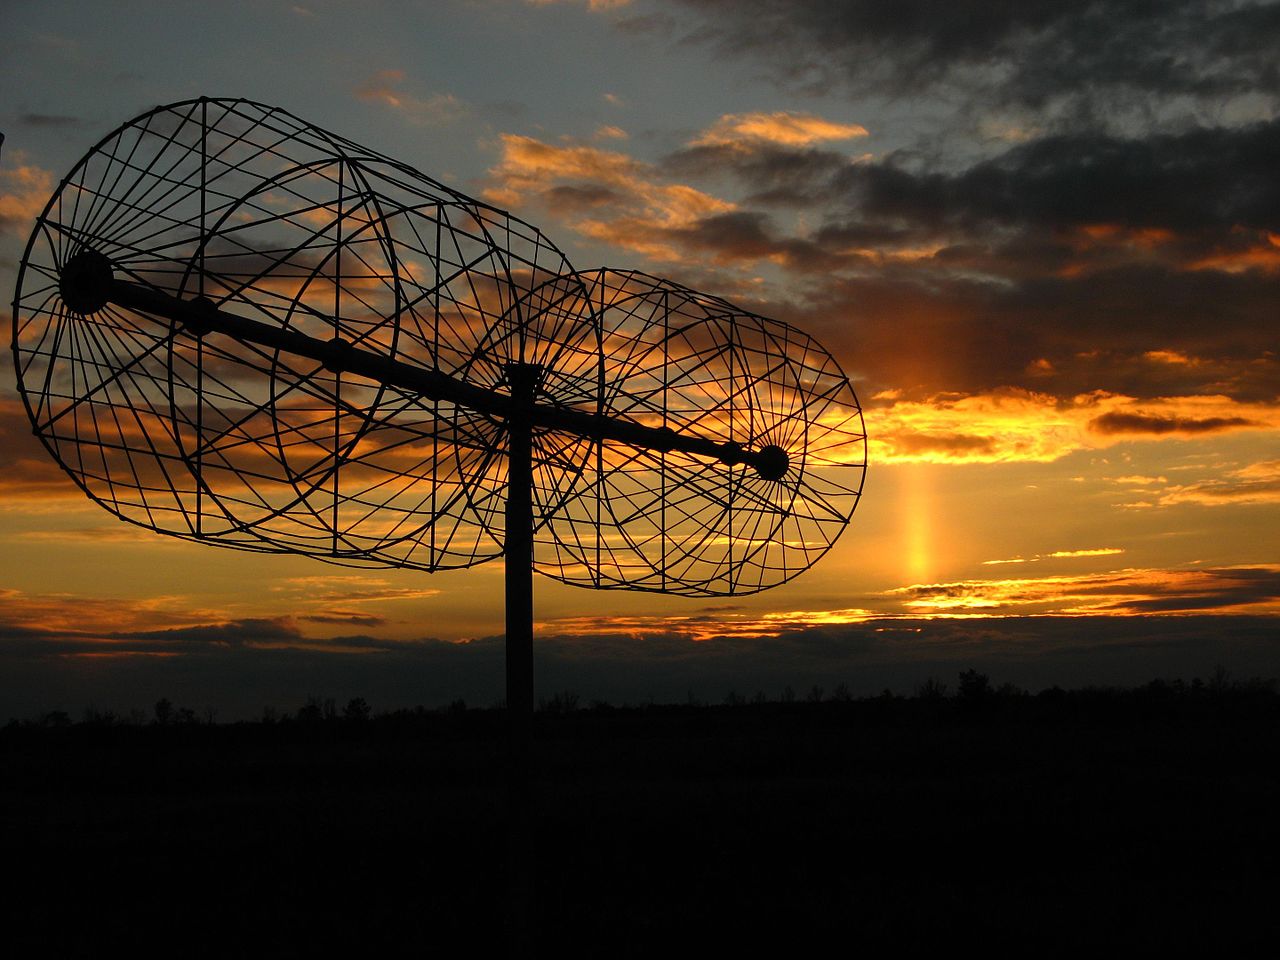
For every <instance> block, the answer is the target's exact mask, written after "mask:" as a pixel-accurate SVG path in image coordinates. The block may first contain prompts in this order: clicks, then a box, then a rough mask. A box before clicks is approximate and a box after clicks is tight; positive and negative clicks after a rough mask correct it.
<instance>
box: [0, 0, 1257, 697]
mask: <svg viewBox="0 0 1280 960" xmlns="http://www.w3.org/2000/svg"><path fill="white" fill-rule="evenodd" d="M1277 43H1280V4H1277V3H1267V2H1245V0H1239V2H1236V0H1229V2H1208V0H1203V2H1182V0H1163V2H1150V3H1145V2H1136V3H1124V4H1121V3H1109V4H1100V3H1078V4H1063V3H1060V2H1042V0H1026V2H1023V3H1019V4H1008V3H1003V2H1000V3H997V2H972V3H954V4H938V3H932V2H926V0H898V2H895V3H882V2H875V0H846V2H836V0H794V2H789V3H768V2H764V0H631V2H627V0H591V2H589V3H585V2H577V0H563V2H555V0H539V2H525V0H443V2H433V3H413V2H407V0H406V2H391V0H386V2H374V0H365V2H346V3H340V2H332V3H327V2H320V0H308V2H305V3H288V2H281V3H274V2H253V3H251V2H237V3H207V2H205V3H186V2H164V3H160V2H152V3H147V2H136V3H125V4H91V3H75V2H59V0H42V2H38V3H37V2H22V0H15V2H8V3H5V4H4V5H3V7H0V84H2V87H0V89H2V90H3V94H4V95H3V97H0V131H3V133H4V134H5V141H4V146H3V153H2V154H0V287H2V288H3V290H4V297H3V300H4V301H5V305H4V307H3V310H4V317H5V320H6V323H7V324H8V323H9V322H10V321H11V314H10V307H9V301H10V299H11V293H10V291H12V290H13V288H14V283H15V278H16V271H17V263H18V260H19V258H20V257H21V255H22V250H23V247H24V245H25V243H26V239H27V236H28V235H29V233H30V230H31V226H32V223H33V220H34V218H35V217H36V216H37V215H38V214H39V212H40V210H41V209H42V207H43V206H44V203H45V201H46V200H47V199H48V197H49V195H50V194H51V193H52V191H53V190H54V188H55V186H56V185H57V183H58V181H59V180H60V179H61V177H62V176H63V175H64V174H65V173H66V172H67V171H68V170H70V168H71V167H72V166H73V165H74V164H75V163H76V161H77V160H78V159H79V158H80V156H81V155H82V154H83V153H84V152H85V151H86V150H88V149H89V147H90V146H92V145H93V144H94V143H95V142H96V141H97V140H98V139H99V138H101V137H102V136H104V135H105V134H106V133H107V132H109V131H110V130H112V129H113V128H115V127H116V126H117V125H119V124H120V123H122V122H124V121H125V120H127V119H129V118H131V117H133V116H135V115H137V114H139V113H142V112H143V111H145V110H147V109H150V108H151V107H153V106H155V105H157V104H160V103H168V102H171V101H175V100H181V99H186V98H190V97H195V96H200V95H210V96H217V97H246V98H249V99H253V100H258V101H263V102H266V103H270V104H275V105H279V106H281V107H284V108H285V109H287V110H289V111H291V112H292V113H294V114H296V115H298V116H299V117H301V118H303V119H305V120H307V121H310V122H312V123H314V124H316V125H318V126H321V127H324V128H326V129H329V130H333V131H335V132H337V133H341V134H343V135H345V136H348V137H351V138H352V139H354V140H356V141H359V142H362V143H365V144H368V145H370V146H372V147H374V148H376V149H379V150H381V151H383V152H384V153H387V154H390V155H391V156H394V157H397V158H400V159H402V160H404V161H407V162H409V163H411V164H413V165H415V166H416V167H418V168H419V169H421V170H423V171H424V172H426V173H428V174H430V175H431V176H433V177H435V178H436V179H438V180H440V181H443V182H444V183H446V184H449V185H451V186H453V187H456V188H457V189H459V190H461V191H463V192H465V193H468V194H470V195H472V196H475V197H478V198H481V199H484V200H486V201H488V202H490V203H492V204H495V205H497V206H499V207H502V208H504V209H507V210H509V211H511V212H512V213H513V214H515V215H517V216H519V217H521V218H524V219H526V220H528V221H530V222H532V223H534V224H537V225H538V226H539V227H540V228H541V229H542V230H543V231H545V232H546V233H547V234H548V235H549V236H550V237H552V238H553V239H554V241H555V242H556V243H557V244H558V245H559V246H560V248H561V249H562V250H563V251H564V252H565V253H566V254H567V256H568V258H569V259H570V261H571V262H572V263H573V264H574V265H575V266H576V267H578V268H579V269H583V270H586V269H590V268H594V267H599V266H610V267H619V268H637V269H642V270H645V271H647V272H649V273H652V274H655V275H657V276H662V277H667V278H670V279H672V280H675V281H677V282H680V283H683V284H686V285H688V286H691V287H694V288H696V289H700V290H705V291H707V292H710V293H714V294H717V295H719V296H721V297H724V298H726V299H728V300H731V301H734V302H735V303H738V304H740V305H741V306H743V307H745V308H748V309H750V310H753V311H755V312H758V313H760V314H763V315H765V316H769V317H775V318H777V319H779V320H784V321H787V322H789V323H792V324H794V325H796V326H798V327H801V328H803V329H804V330H805V331H806V332H808V333H810V334H812V335H813V336H814V337H816V338H817V339H818V341H819V342H821V343H822V344H823V345H825V346H826V347H827V349H829V350H830V351H831V352H832V353H833V354H834V355H835V357H836V358H837V359H838V361H839V362H840V364H841V365H842V367H843V368H844V370H845V372H846V373H847V374H848V375H849V377H850V379H851V380H852V381H853V384H854V387H855V389H856V390H857V392H858V395H859V397H860V398H861V400H862V402H863V406H864V411H865V416H866V425H867V432H868V436H869V458H870V466H869V471H868V475H867V483H866V488H865V496H864V498H863V501H862V503H861V505H860V506H859V507H858V510H857V512H856V514H855V516H854V519H853V522H852V524H851V525H850V527H849V529H848V530H847V531H846V533H845V534H844V536H843V538H842V539H841V540H840V541H839V542H838V543H837V544H836V546H835V547H834V548H833V549H832V550H831V552H830V553H829V554H828V555H827V556H826V557H825V558H824V559H823V560H822V561H821V562H820V563H819V564H818V565H817V566H815V567H814V568H813V569H812V570H810V571H809V572H807V573H806V574H804V575H802V576H801V577H799V578H798V579H796V580H794V581H792V582H791V583H788V584H786V585H783V586H781V587H779V588H776V589H774V590H770V591H766V592H764V593H761V594H758V595H755V596H750V597H742V598H727V599H720V600H715V601H705V600H696V599H687V598H678V597H655V596H654V595H651V594H639V593H626V592H617V591H610V592H590V591H587V590H583V589H577V588H572V587H568V586H563V585H560V584H556V583H553V582H551V581H548V580H544V579H540V580H539V581H538V582H537V583H536V585H535V587H536V591H537V595H536V610H537V620H538V626H537V629H538V633H539V638H540V639H539V645H538V650H539V653H538V661H537V664H538V671H539V674H538V684H539V693H540V695H543V696H547V695H550V694H551V693H553V692H555V691H556V690H560V689H566V688H567V689H573V690H575V691H576V692H577V693H579V695H580V696H581V697H582V698H583V699H584V701H585V700H590V699H593V698H596V697H599V698H604V699H610V700H613V701H615V702H621V701H624V700H625V701H631V702H640V701H644V700H647V699H650V698H653V699H656V700H659V701H662V700H684V699H685V697H686V696H689V695H692V696H695V697H697V698H699V699H702V700H709V701H712V702H719V701H720V700H722V699H723V698H724V697H725V695H726V694H727V693H728V692H729V691H730V690H736V691H737V692H739V693H741V694H744V695H748V696H749V695H750V694H752V693H754V691H755V690H757V689H759V690H764V691H765V692H766V693H767V694H769V695H772V696H776V695H777V694H778V693H779V692H780V691H781V690H782V689H783V687H784V686H787V685H790V686H792V687H793V688H794V689H796V690H797V691H798V692H803V691H807V690H808V689H809V688H810V687H811V686H813V685H815V684H816V685H820V686H823V687H824V688H826V689H827V690H830V688H832V687H833V686H834V685H835V684H837V683H840V682H844V683H847V684H848V685H849V687H850V688H851V689H852V690H853V691H854V692H855V693H858V694H864V693H875V692H878V691H879V690H880V689H881V688H884V687H889V688H891V689H894V690H896V691H897V692H902V693H910V692H911V690H912V689H913V687H914V686H915V685H917V684H919V683H922V682H923V681H924V680H925V679H926V678H928V677H931V676H933V677H937V678H938V679H940V680H941V681H942V682H945V683H949V684H951V685H952V686H954V684H955V673H956V672H957V671H958V670H961V669H965V668H966V667H969V666H974V667H978V668H980V669H983V670H984V671H986V672H989V673H990V674H991V675H992V678H993V679H994V680H997V681H1001V682H1002V681H1005V680H1009V681H1012V682H1015V683H1018V684H1020V685H1023V686H1027V687H1029V688H1031V689H1033V690H1035V689H1040V688H1042V687H1046V686H1050V685H1053V684H1055V683H1057V684H1061V685H1063V686H1081V685H1085V684H1090V683H1094V684H1129V683H1138V682H1143V681H1146V680H1149V679H1151V678H1153V677H1156V676H1165V677H1173V676H1184V677H1188V678H1189V677H1192V676H1196V675H1200V676H1207V675H1209V674H1210V673H1212V672H1213V670H1214V669H1215V668H1216V667H1217V666H1223V667H1225V668H1226V669H1227V670H1229V671H1230V672H1231V673H1232V675H1233V676H1237V677H1249V676H1254V675H1259V676H1280V630H1278V629H1277V628H1278V627H1280V619H1277V617H1278V616H1280V549H1278V548H1280V357H1278V356H1277V348H1278V345H1280V336H1278V335H1277V331H1278V330H1280V111H1278V105H1280V71H1277V69H1276V64H1275V51H1276V49H1277ZM14 383H15V377H14V371H13V365H12V359H11V357H10V356H9V355H8V354H7V352H6V355H5V357H4V360H3V369H2V370H0V721H2V720H4V719H6V718H7V717H9V716H17V717H27V716H34V715H36V714H38V713H40V712H42V711H46V710H52V709H65V710H68V711H70V712H73V714H77V715H78V713H79V711H80V710H82V709H83V708H84V707H85V706H86V705H88V704H95V705H96V706H98V707H99V708H109V709H116V710H124V709H129V708H131V707H142V708H148V707H149V705H150V704H151V703H153V702H154V701H155V700H157V699H159V698H160V697H162V696H167V697H169V698H170V699H172V700H174V701H175V702H176V703H180V704H183V705H189V706H192V707H194V708H197V709H202V708H204V707H212V708H214V709H215V710H217V711H218V713H219V715H220V716H222V717H223V718H226V719H230V718H235V717H240V716H253V715H256V714H258V713H260V712H261V710H262V708H263V707H264V706H267V705H272V706H275V707H281V708H285V709H289V708H294V707H296V706H298V705H300V704H301V702H302V700H303V699H305V697H306V696H308V695H312V694H314V695H318V696H332V697H335V698H336V699H338V700H339V701H340V702H341V701H345V699H346V698H349V697H354V696H363V697H364V698H365V699H367V700H368V701H369V702H370V703H371V704H372V705H373V706H374V708H375V709H383V708H390V707H396V706H403V705H411V704H415V703H425V704H428V705H435V704H439V703H442V702H447V701H449V700H452V699H454V698H456V697H465V698H467V699H468V700H469V701H470V702H473V703H477V704H487V703H492V702H494V701H496V700H497V699H499V698H500V697H501V695H502V686H501V684H502V661H501V644H500V634H501V631H502V607H501V600H500V598H501V596H502V568H501V564H500V563H489V564H486V565H483V566H480V567H476V568H474V569H470V570H463V571H455V572H449V573H437V574H432V575H427V574H424V573H420V572H414V571H398V570H391V569H387V570H372V571H358V570H350V569H344V568H337V567H331V566H326V565H323V564H320V563H317V562H315V561H310V560H305V559H302V558H294V557H282V556H263V555H252V554H242V553H237V552H232V551H228V550H218V549H214V548H212V547H207V546H202V545H198V544H191V543H186V542H183V541H178V540H171V539H167V538H163V537H160V536H157V535H154V534H150V533H148V532H147V531H145V530H141V529H138V528H136V527H132V526H128V525H125V524H121V523H119V522H118V521H116V520H115V519H114V518H113V517H111V516H110V515H108V514H107V513H106V512H104V511H103V510H102V509H100V508H99V507H97V506H96V505H94V504H93V503H91V502H90V501H88V500H87V499H86V498H85V497H84V496H83V494H81V493H80V491H79V490H78V489H77V488H76V487H75V486H74V484H73V483H72V482H71V480H70V479H69V478H68V477H67V476H66V475H65V474H64V473H63V472H62V471H61V470H60V469H59V468H58V466H57V465H56V464H55V463H54V462H53V461H52V460H51V459H50V458H49V456H48V454H47V453H46V452H45V450H44V449H43V447H41V446H40V444H39V443H38V442H37V441H36V440H34V439H33V438H32V437H31V432H30V425H29V423H28V421H27V417H26V414H25V412H24V410H23V408H22V404H21V401H20V400H19V398H18V395H17V391H16V388H15V386H14ZM495 598H498V599H495ZM459 641H469V642H467V643H459Z"/></svg>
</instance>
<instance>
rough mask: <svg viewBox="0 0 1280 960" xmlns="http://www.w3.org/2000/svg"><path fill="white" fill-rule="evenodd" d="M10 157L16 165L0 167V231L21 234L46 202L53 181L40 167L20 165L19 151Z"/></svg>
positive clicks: (47, 172) (51, 175) (50, 174)
mask: <svg viewBox="0 0 1280 960" xmlns="http://www.w3.org/2000/svg"><path fill="white" fill-rule="evenodd" d="M11 159H15V160H16V161H17V162H18V164H19V165H18V166H17V167H11V168H8V169H0V230H11V231H13V232H14V233H16V234H19V235H23V234H25V233H26V232H27V231H29V230H30V229H31V226H32V222H33V221H34V220H35V219H36V217H38V216H39V215H40V211H42V210H43V209H44V206H45V204H46V203H48V202H49V197H50V195H51V194H52V193H53V185H54V182H55V181H54V177H53V174H52V173H50V172H49V171H48V170H45V169H44V168H43V167H37V166H33V165H31V164H23V163H22V154H21V153H18V152H16V151H15V152H14V154H13V156H12V158H11Z"/></svg>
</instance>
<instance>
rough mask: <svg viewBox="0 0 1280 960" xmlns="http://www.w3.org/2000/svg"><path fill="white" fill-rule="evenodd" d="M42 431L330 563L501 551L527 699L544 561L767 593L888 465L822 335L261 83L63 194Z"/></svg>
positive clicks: (20, 334)
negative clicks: (400, 150)
mask: <svg viewBox="0 0 1280 960" xmlns="http://www.w3.org/2000/svg"><path fill="white" fill-rule="evenodd" d="M13 351H14V358H15V364H16V368H17V371H18V381H19V389H20V390H21V392H22V396H23V399H24V402H25V403H26V406H27V411H28V413H29V415H30V418H31V422H32V424H33V426H34V429H35V432H36V434H37V435H38V436H39V437H40V438H41V440H42V441H43V442H44V444H45V446H46V447H47V448H48V449H49V452H50V453H51V454H52V455H53V456H54V458H55V459H56V460H57V461H58V463H59V464H61V465H62V467H63V468H64V469H65V470H66V471H67V473H68V474H70V476H71V477H72V479H74V480H75V482H76V483H77V484H79V485H80V487H81V488H82V489H83V490H84V492H85V493H86V494H88V495H89V496H90V497H91V498H92V499H94V500H95V501H97V502H98V503H99V504H101V505H102V506H103V507H105V508H106V509H107V510H109V511H111V512H112V513H114V514H115V515H116V516H117V517H119V518H121V519H123V520H127V521H129V522H132V523H136V524H140V525H142V526H145V527H148V528H150V529H153V530H156V531H158V532H161V533H165V534H169V535H172V536H177V537H183V538H187V539H191V540H199V541H202V542H207V543H214V544H218V545H221V546H227V547H233V548H237V549H242V550H253V551H268V552H280V553H293V554H303V555H306V556H310V557H315V558H317V559H320V560H325V561H328V562H332V563H339V564H349V565H381V566H395V567H411V568H415V569H421V570H428V571H432V570H440V569H446V568H457V567H468V566H472V565H474V564H477V563H482V562H484V561H486V560H492V559H495V558H497V557H504V558H505V561H506V582H507V658H508V668H507V669H508V678H507V679H508V704H509V706H510V708H511V710H510V713H511V715H512V717H513V724H523V731H524V732H522V733H516V734H514V736H515V737H516V739H520V738H521V737H525V738H527V724H525V723H524V721H521V720H519V719H518V718H519V717H520V716H527V715H528V714H529V713H530V712H531V710H532V705H533V693H532V660H531V656H532V654H531V643H532V632H533V607H532V581H531V571H534V570H536V571H537V572H539V573H541V574H544V575H545V576H547V577H550V578H552V579H555V580H559V581H562V582H564V583H570V584H576V585H579V586H586V587H594V588H603V589H608V588H620V589H629V590H649V591H655V592H661V593H675V594H686V595H690V596H716V595H730V594H744V593H752V592H756V591H759V590H763V589H766V588H768V587H771V586H775V585H777V584H779V583H782V582H784V581H786V580H788V579H790V578H791V577H794V576H796V575H797V574H799V573H801V572H802V571H804V570H806V569H808V568H809V567H810V566H811V565H812V564H813V563H814V562H815V561H816V560H817V559H818V558H819V557H820V556H822V554H823V553H825V552H826V551H827V549H829V548H830V546H831V545H832V543H834V542H835V540H836V538H837V537H838V536H839V535H840V533H841V532H842V531H843V530H844V528H845V527H846V525H847V524H848V522H849V518H850V516H851V515H852V513H853V510H854V508H855V507H856V505H857V503H858V499H859V496H860V494H861V490H862V482H863V477H864V474H865V469H866V441H865V435H864V429H863V423H862V413H861V410H860V407H859V405H858V401H857V399H856V397H855V396H854V393H853V390H852V388H851V387H850V385H849V381H848V379H847V378H846V377H845V376H844V374H843V373H842V372H841V371H840V369H839V367H838V366H837V364H836V362H835V361H834V360H833V359H832V357H831V356H830V354H828V353H827V352H826V351H825V350H824V349H823V348H822V347H821V346H819V345H818V344H817V343H816V342H815V341H814V340H813V339H812V338H810V337H808V336H807V335H805V334H804V333H802V332H800V331H799V330H796V329H795V328H793V327H790V326H788V325H786V324H783V323H779V322H777V321H774V320H769V319H766V318H764V317H760V316H756V315H754V314H752V313H749V312H747V311H744V310H741V309H739V308H737V307H735V306H733V305H732V304H730V303H728V302H727V301H724V300H721V299H719V298H718V297H712V296H707V295H705V294H701V293H697V292H695V291H693V290H689V289H687V288H685V287H682V286H679V285H678V284H674V283H671V282H669V281H667V280H661V279H658V278H655V277H651V276H648V275H646V274H643V273H639V272H635V271H616V270H595V271H592V272H589V273H580V272H577V271H575V270H574V269H573V268H572V267H571V266H570V264H569V263H568V261H567V260H566V258H565V256H564V255H563V254H562V253H561V252H560V251H559V250H558V249H557V248H556V246H555V245H554V244H553V243H552V242H551V241H550V240H548V239H547V238H546V237H545V236H544V235H543V234H542V233H541V232H540V231H539V230H538V229H536V228H535V227H533V226H531V225H529V224H527V223H525V222H523V221H521V220H518V219H517V218H515V217H513V216H511V215H510V214H508V213H505V212H503V211H501V210H498V209H496V208H494V207H492V206H490V205H488V204H485V203H482V202H479V201H477V200H474V199H472V198H470V197H467V196H465V195H463V194H461V193H459V192H458V191H456V190H452V189H450V188H449V187H447V186H445V185H443V184H441V183H439V182H437V181H436V180H433V179H432V178H430V177H428V176H425V175H424V174H422V173H420V172H418V171H417V170H415V169H413V168H412V167H410V166H408V165H406V164H404V163H401V162H399V161H396V160H394V159H392V158H390V157H387V156H384V155H383V154H380V153H377V152H376V151H372V150H369V149H367V148H365V147H362V146H360V145H358V144H356V143H353V142H352V141H350V140H348V139H346V138H344V137H340V136H336V135H334V134H331V133H328V132H326V131H324V130H321V129H319V128H317V127H314V126H311V125H310V124H307V123H304V122H302V121H301V120H299V119H297V118H296V117H294V116H292V115H291V114H289V113H287V112H285V111H283V110H279V109H276V108H273V107H269V106H265V105H263V104H258V103H253V102H248V101H244V100H216V99H209V98H201V99H197V100H190V101H185V102H181V103H175V104H170V105H168V106H163V107H158V108H156V109H155V110H152V111H151V112H149V113H147V114H144V115H143V116H140V117H138V118H136V119H134V120H131V121H129V122H128V123H126V124H124V125H123V126H121V127H120V128H119V129H117V130H116V131H114V132H113V133H111V134H109V135H108V136H107V137H105V138H104V139H103V140H102V141H101V142H99V143H98V145H97V146H95V147H94V148H93V149H92V150H90V151H89V153H88V154H87V155H86V156H85V157H84V158H83V159H82V160H81V161H80V162H79V163H78V164H77V165H76V167H75V168H74V169H73V170H72V171H71V173H70V174H68V175H67V177H66V178H65V179H64V180H63V181H62V183H61V184H60V185H59V187H58V189H57V191H56V192H55V193H54V195H53V197H52V198H51V199H50V201H49V203H48V205H47V206H46V207H45V209H44V212H43V213H42V214H41V215H40V217H39V220H38V221H37V223H36V226H35V230H34V231H33V233H32V235H31V239H30V241H29V243H28V245H27V249H26V253H25V255H24V257H23V260H22V264H21V267H20V270H19V273H18V284H17V292H16V294H15V301H14V331H13Z"/></svg>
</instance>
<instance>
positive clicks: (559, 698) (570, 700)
mask: <svg viewBox="0 0 1280 960" xmlns="http://www.w3.org/2000/svg"><path fill="white" fill-rule="evenodd" d="M538 709H539V710H541V711H542V712H543V713H556V714H565V713H573V712H574V711H575V710H577V709H578V695H577V694H576V693H574V692H573V691H572V690H563V691H561V692H560V693H557V694H555V695H554V696H552V698H551V699H550V700H539V701H538Z"/></svg>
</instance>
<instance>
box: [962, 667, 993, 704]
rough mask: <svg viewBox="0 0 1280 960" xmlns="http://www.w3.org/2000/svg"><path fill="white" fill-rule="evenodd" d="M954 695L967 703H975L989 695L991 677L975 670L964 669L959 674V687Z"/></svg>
mask: <svg viewBox="0 0 1280 960" xmlns="http://www.w3.org/2000/svg"><path fill="white" fill-rule="evenodd" d="M956 696H957V697H959V698H960V699H961V700H963V701H965V702H967V703H976V702H978V701H979V700H986V699H987V698H988V697H989V696H991V678H990V677H988V676H987V675H986V674H985V673H979V672H978V671H977V670H965V671H964V672H963V673H961V674H960V688H959V689H958V690H957V691H956Z"/></svg>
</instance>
